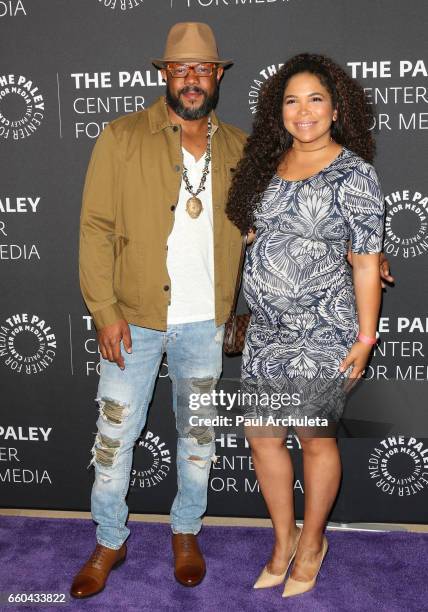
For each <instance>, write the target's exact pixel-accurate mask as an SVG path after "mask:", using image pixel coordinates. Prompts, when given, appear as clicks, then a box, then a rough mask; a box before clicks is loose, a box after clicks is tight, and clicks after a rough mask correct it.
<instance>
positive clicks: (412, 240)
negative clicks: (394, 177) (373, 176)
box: [384, 189, 428, 259]
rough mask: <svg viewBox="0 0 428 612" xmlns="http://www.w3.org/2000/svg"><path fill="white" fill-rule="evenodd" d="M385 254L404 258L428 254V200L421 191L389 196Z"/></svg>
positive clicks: (403, 192)
mask: <svg viewBox="0 0 428 612" xmlns="http://www.w3.org/2000/svg"><path fill="white" fill-rule="evenodd" d="M385 202H386V219H385V242H384V251H385V253H387V254H388V255H392V256H393V257H397V256H401V257H403V258H404V259H409V258H414V257H418V255H423V254H424V253H426V252H427V251H428V197H427V196H425V195H424V194H422V193H421V192H419V191H411V190H409V189H403V190H402V191H393V192H392V193H390V194H389V195H387V196H386V197H385Z"/></svg>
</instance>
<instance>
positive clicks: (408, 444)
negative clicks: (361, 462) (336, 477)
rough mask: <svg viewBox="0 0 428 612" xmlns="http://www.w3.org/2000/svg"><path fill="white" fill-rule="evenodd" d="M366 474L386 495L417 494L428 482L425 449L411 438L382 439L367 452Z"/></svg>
mask: <svg viewBox="0 0 428 612" xmlns="http://www.w3.org/2000/svg"><path fill="white" fill-rule="evenodd" d="M369 474H370V478H372V479H373V481H374V483H375V485H376V486H377V487H378V488H379V490H380V491H382V493H385V494H386V495H398V497H409V496H411V495H416V494H417V493H419V492H420V491H422V490H423V489H425V488H426V487H427V485H428V448H427V447H424V445H423V443H422V442H420V441H418V440H417V439H416V438H412V437H410V438H406V437H404V436H391V437H390V438H385V439H384V440H381V441H380V442H379V443H378V444H377V445H376V446H375V448H374V449H373V450H372V452H371V453H370V457H369Z"/></svg>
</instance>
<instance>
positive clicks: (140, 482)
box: [131, 430, 171, 489]
mask: <svg viewBox="0 0 428 612" xmlns="http://www.w3.org/2000/svg"><path fill="white" fill-rule="evenodd" d="M170 470H171V453H170V451H169V449H168V448H167V446H166V444H165V442H162V441H161V439H160V438H159V436H156V435H155V434H154V433H153V432H152V431H150V430H147V431H146V432H145V434H144V436H143V437H142V438H140V440H138V441H137V447H136V449H135V455H134V465H133V468H132V472H131V487H133V488H135V489H149V488H150V487H155V486H156V485H158V484H159V483H161V482H162V480H164V479H165V478H166V477H167V476H168V474H169V472H170Z"/></svg>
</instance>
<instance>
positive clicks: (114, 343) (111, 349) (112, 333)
mask: <svg viewBox="0 0 428 612" xmlns="http://www.w3.org/2000/svg"><path fill="white" fill-rule="evenodd" d="M121 340H123V346H124V348H125V351H126V352H127V353H132V341H131V332H130V329H129V325H128V323H127V322H126V321H125V319H120V320H119V321H117V322H116V323H113V325H106V326H105V327H103V328H102V329H100V330H99V332H98V344H99V347H100V351H101V355H102V356H103V357H104V359H108V360H109V361H114V362H116V363H117V365H118V366H119V368H120V369H121V370H124V369H125V360H124V358H123V356H122V353H121V351H120V341H121Z"/></svg>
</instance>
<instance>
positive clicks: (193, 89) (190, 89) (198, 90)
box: [178, 85, 206, 96]
mask: <svg viewBox="0 0 428 612" xmlns="http://www.w3.org/2000/svg"><path fill="white" fill-rule="evenodd" d="M188 93H197V94H201V95H202V96H205V95H206V93H205V91H204V90H203V89H201V88H200V87H197V86H196V85H187V86H186V87H183V89H180V91H179V92H178V95H179V96H181V95H183V94H188Z"/></svg>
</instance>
